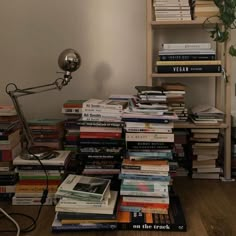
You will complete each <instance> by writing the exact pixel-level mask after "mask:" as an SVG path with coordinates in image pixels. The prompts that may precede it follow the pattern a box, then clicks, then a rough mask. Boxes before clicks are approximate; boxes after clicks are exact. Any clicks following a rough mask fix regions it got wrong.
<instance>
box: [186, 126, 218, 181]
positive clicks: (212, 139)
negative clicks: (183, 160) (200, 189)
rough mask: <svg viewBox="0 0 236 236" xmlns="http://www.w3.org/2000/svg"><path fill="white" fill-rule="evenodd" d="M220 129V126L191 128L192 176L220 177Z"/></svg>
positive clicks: (196, 177)
mask: <svg viewBox="0 0 236 236" xmlns="http://www.w3.org/2000/svg"><path fill="white" fill-rule="evenodd" d="M219 133H220V130H219V129H218V128H205V129H204V128H201V129H200V128H194V129H191V138H190V139H191V143H192V159H193V160H192V178H194V179H219V178H220V174H221V173H222V169H221V167H220V166H219V164H218V163H219V162H218V161H219V153H220V141H219Z"/></svg>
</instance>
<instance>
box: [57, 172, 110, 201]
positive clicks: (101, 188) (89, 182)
mask: <svg viewBox="0 0 236 236" xmlns="http://www.w3.org/2000/svg"><path fill="white" fill-rule="evenodd" d="M109 189H110V180H108V179H102V178H96V177H90V176H83V175H74V174H69V175H68V176H67V178H66V179H65V180H64V181H63V182H62V183H61V185H60V186H59V187H58V191H59V192H67V193H71V194H72V195H76V196H81V197H85V196H87V197H91V198H95V199H98V200H99V201H102V200H103V199H104V195H105V194H106V191H109Z"/></svg>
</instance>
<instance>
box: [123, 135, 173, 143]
mask: <svg viewBox="0 0 236 236" xmlns="http://www.w3.org/2000/svg"><path fill="white" fill-rule="evenodd" d="M126 141H128V142H129V141H141V142H174V134H160V133H156V134H152V133H150V134H149V133H126Z"/></svg>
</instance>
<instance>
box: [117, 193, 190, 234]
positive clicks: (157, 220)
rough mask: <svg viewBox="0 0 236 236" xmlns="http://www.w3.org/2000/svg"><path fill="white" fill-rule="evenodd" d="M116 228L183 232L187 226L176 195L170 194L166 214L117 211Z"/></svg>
mask: <svg viewBox="0 0 236 236" xmlns="http://www.w3.org/2000/svg"><path fill="white" fill-rule="evenodd" d="M118 229H124V230H140V231H141V230H145V231H151V230H153V231H182V232H184V231H186V229H187V226H186V221H185V216H184V212H183V209H182V206H181V203H180V200H179V198H178V196H171V197H170V206H169V211H168V214H156V213H140V212H118Z"/></svg>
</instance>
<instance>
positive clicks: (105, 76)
mask: <svg viewBox="0 0 236 236" xmlns="http://www.w3.org/2000/svg"><path fill="white" fill-rule="evenodd" d="M111 76H112V70H111V66H110V65H109V64H107V63H105V62H101V63H99V64H98V65H97V67H96V69H95V72H94V76H93V77H94V89H95V90H96V91H94V94H97V95H98V96H99V97H101V96H103V95H104V94H105V92H106V91H104V90H106V83H107V82H108V81H109V80H110V79H111Z"/></svg>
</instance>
